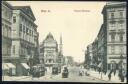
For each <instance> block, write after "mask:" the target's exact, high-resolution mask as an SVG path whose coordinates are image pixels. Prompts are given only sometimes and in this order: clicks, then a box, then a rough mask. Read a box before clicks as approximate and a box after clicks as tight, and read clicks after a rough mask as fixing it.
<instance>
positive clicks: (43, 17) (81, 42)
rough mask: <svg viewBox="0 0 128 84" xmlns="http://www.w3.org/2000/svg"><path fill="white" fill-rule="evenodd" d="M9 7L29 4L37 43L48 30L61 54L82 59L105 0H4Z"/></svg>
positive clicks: (92, 37)
mask: <svg viewBox="0 0 128 84" xmlns="http://www.w3.org/2000/svg"><path fill="white" fill-rule="evenodd" d="M8 2H9V3H10V4H11V5H12V6H26V5H27V6H28V5H29V6H31V8H32V11H33V13H34V15H35V18H36V21H35V23H36V24H37V25H38V28H37V31H38V32H39V42H40V43H41V42H42V41H43V40H44V39H45V37H46V36H47V34H48V33H49V32H51V33H52V35H53V36H54V39H56V40H57V42H58V44H59V42H60V36H61V35H62V42H63V54H64V56H72V57H73V59H74V61H76V62H83V61H84V60H85V55H84V53H85V50H86V47H87V45H89V44H91V43H92V42H93V41H94V40H95V38H96V37H97V34H98V32H99V29H100V27H101V25H102V23H103V15H102V13H101V12H102V9H103V7H104V5H105V4H106V2H103V1H100V2H93V1H90V2H89V1H81V2H80V1H73V2H72V1H67V2H66V1H60V2H59V1H8Z"/></svg>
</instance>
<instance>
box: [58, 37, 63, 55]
mask: <svg viewBox="0 0 128 84" xmlns="http://www.w3.org/2000/svg"><path fill="white" fill-rule="evenodd" d="M59 47H60V48H59V50H60V55H61V56H62V55H63V50H62V48H63V44H62V35H61V36H60V46H59Z"/></svg>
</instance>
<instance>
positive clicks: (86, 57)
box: [84, 50, 88, 68]
mask: <svg viewBox="0 0 128 84" xmlns="http://www.w3.org/2000/svg"><path fill="white" fill-rule="evenodd" d="M87 65H88V55H87V50H85V60H84V67H85V68H86V67H87Z"/></svg>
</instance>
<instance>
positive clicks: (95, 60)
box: [92, 37, 98, 69]
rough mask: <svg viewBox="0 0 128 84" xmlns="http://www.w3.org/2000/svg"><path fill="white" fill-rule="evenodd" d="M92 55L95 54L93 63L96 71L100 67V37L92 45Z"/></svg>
mask: <svg viewBox="0 0 128 84" xmlns="http://www.w3.org/2000/svg"><path fill="white" fill-rule="evenodd" d="M92 54H93V58H92V59H93V61H92V63H93V64H94V68H95V69H96V68H97V66H98V37H96V39H95V40H94V42H93V43H92Z"/></svg>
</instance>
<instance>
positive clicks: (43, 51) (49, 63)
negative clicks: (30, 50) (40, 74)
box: [40, 33, 58, 67]
mask: <svg viewBox="0 0 128 84" xmlns="http://www.w3.org/2000/svg"><path fill="white" fill-rule="evenodd" d="M40 58H41V59H40V61H42V63H44V64H45V66H46V67H53V66H54V65H57V64H58V44H57V41H56V40H55V39H54V38H53V35H52V34H51V33H49V34H48V35H47V36H46V38H45V40H44V41H43V43H42V44H41V45H40Z"/></svg>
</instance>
